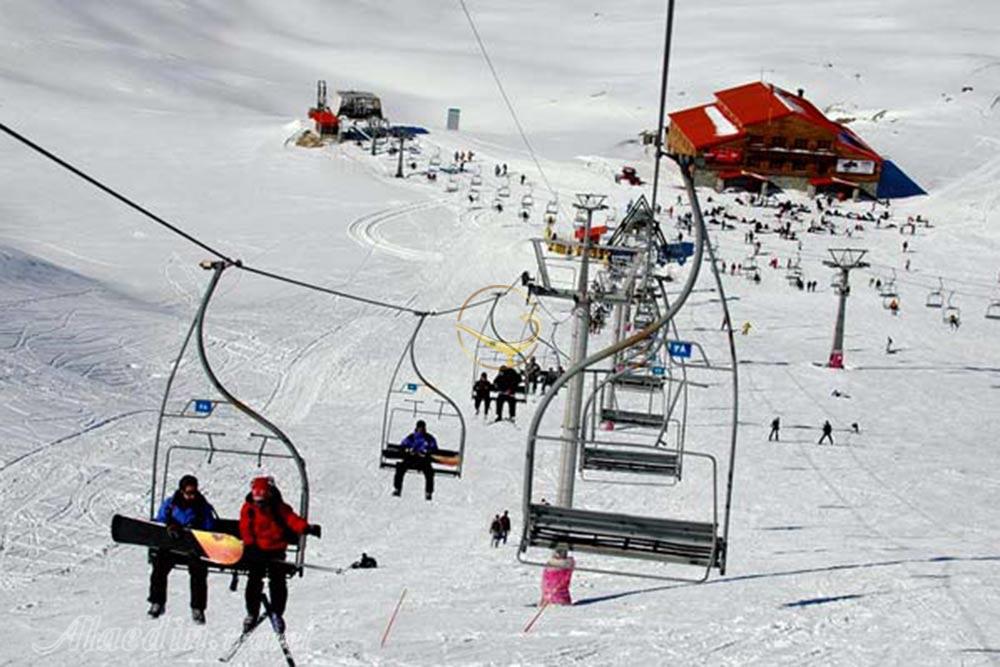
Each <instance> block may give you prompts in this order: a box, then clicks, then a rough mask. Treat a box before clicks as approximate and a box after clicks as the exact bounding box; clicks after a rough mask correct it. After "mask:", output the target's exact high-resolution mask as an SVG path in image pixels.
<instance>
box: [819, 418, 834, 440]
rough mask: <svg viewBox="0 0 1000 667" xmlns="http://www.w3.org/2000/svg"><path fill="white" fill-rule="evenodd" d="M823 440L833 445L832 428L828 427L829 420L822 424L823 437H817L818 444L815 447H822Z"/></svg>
mask: <svg viewBox="0 0 1000 667" xmlns="http://www.w3.org/2000/svg"><path fill="white" fill-rule="evenodd" d="M824 440H828V441H829V442H830V444H831V445H832V444H833V426H831V425H830V420H829V419H827V420H826V421H824V422H823V435H821V436H820V437H819V442H817V443H816V444H817V445H822V444H823V441H824Z"/></svg>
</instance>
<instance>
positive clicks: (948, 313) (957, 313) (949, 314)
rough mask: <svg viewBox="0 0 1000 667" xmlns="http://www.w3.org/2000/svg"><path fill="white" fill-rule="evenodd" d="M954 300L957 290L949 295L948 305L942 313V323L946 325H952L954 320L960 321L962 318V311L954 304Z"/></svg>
mask: <svg viewBox="0 0 1000 667" xmlns="http://www.w3.org/2000/svg"><path fill="white" fill-rule="evenodd" d="M954 298H955V290H952V291H951V292H949V293H948V305H947V306H945V308H944V310H942V311H941V321H942V322H944V323H945V324H948V323H950V322H951V320H952V319H953V318H954V319H957V320H960V319H961V317H962V309H961V308H959V307H958V306H956V305H955V304H954V303H952V300H953V299H954Z"/></svg>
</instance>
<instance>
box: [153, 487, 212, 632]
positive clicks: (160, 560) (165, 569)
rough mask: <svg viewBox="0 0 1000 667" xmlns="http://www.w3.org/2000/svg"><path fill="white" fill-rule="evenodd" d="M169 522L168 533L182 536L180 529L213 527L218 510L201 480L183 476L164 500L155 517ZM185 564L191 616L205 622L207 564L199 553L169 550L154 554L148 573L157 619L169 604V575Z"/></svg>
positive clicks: (154, 615) (172, 535)
mask: <svg viewBox="0 0 1000 667" xmlns="http://www.w3.org/2000/svg"><path fill="white" fill-rule="evenodd" d="M154 520H155V521H156V522H158V523H163V524H166V526H167V534H168V535H170V536H171V537H179V529H180V528H195V529H197V530H212V528H213V527H214V524H215V510H214V509H213V508H212V506H211V505H210V504H209V503H208V501H207V500H205V496H203V495H201V492H200V491H198V479H197V478H196V477H195V476H194V475H184V476H183V477H181V479H180V482H179V483H178V484H177V490H176V491H174V493H173V495H172V496H170V497H169V498H167V499H166V500H164V501H163V504H162V505H160V510H159V511H158V512H157V513H156V518H155V519H154ZM180 564H185V565H187V568H188V575H189V576H190V578H191V618H192V619H193V620H194V622H195V623H198V624H203V623H204V622H205V606H206V604H207V602H208V567H207V566H206V565H205V563H204V562H202V560H201V559H199V558H198V557H197V556H191V557H189V558H186V557H184V556H179V555H177V554H175V553H172V552H170V551H168V550H166V549H164V550H161V551H156V552H155V555H154V556H153V572H152V574H150V576H149V615H150V616H152V617H153V618H158V617H159V616H160V615H162V614H163V611H164V609H165V608H166V604H167V577H168V576H169V575H170V571H171V570H172V569H174V566H175V565H180Z"/></svg>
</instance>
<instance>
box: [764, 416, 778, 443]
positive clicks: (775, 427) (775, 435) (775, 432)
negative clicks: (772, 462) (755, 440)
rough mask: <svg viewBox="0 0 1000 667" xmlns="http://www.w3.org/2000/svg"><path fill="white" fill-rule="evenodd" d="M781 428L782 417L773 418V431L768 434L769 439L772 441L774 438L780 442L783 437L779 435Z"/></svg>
mask: <svg viewBox="0 0 1000 667" xmlns="http://www.w3.org/2000/svg"><path fill="white" fill-rule="evenodd" d="M780 430H781V417H775V418H774V419H772V420H771V432H770V433H768V435H767V441H768V442H771V441H772V440H774V441H776V442H780V441H781V438H780V437H778V431H780Z"/></svg>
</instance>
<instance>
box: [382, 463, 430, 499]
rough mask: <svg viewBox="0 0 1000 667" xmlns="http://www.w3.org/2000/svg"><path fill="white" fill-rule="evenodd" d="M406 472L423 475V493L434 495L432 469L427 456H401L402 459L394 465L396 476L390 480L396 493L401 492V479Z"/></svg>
mask: <svg viewBox="0 0 1000 667" xmlns="http://www.w3.org/2000/svg"><path fill="white" fill-rule="evenodd" d="M407 470H419V471H421V472H422V473H424V493H427V494H432V493H434V468H433V467H432V466H431V458H430V457H429V456H403V459H402V460H401V461H399V462H398V463H397V464H396V475H395V477H393V479H392V486H393V488H395V489H396V490H397V491H399V492H402V491H403V477H404V476H405V475H406V471H407Z"/></svg>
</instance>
